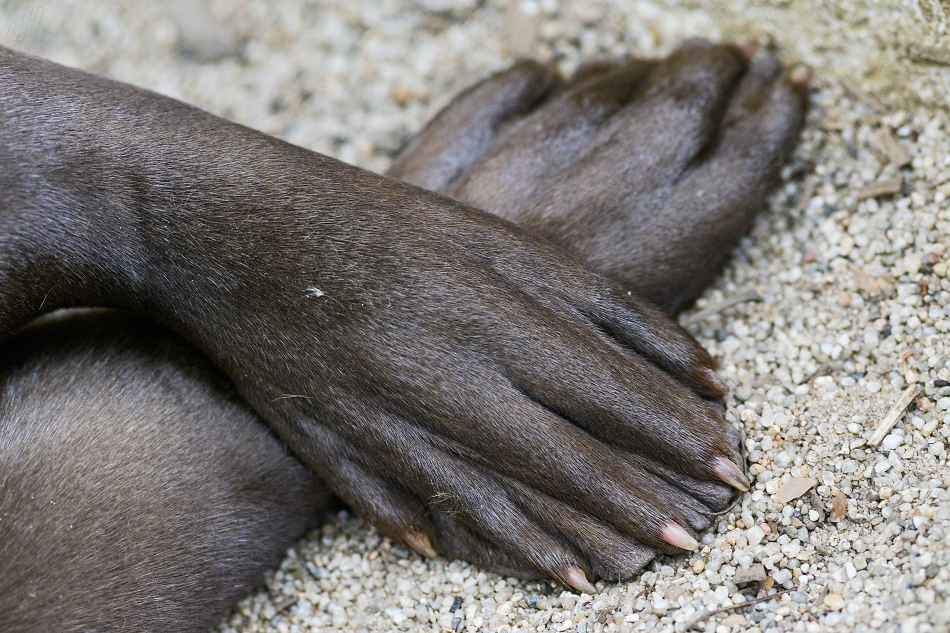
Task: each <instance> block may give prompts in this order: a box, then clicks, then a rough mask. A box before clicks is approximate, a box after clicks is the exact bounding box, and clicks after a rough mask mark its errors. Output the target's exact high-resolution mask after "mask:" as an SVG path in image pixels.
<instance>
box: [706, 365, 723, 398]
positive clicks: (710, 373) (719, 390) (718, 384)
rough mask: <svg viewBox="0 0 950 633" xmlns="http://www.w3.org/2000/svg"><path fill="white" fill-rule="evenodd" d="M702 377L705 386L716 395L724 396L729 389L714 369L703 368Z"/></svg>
mask: <svg viewBox="0 0 950 633" xmlns="http://www.w3.org/2000/svg"><path fill="white" fill-rule="evenodd" d="M703 378H704V379H705V382H706V388H707V389H709V390H710V391H711V392H713V393H714V394H715V395H717V396H724V395H726V393H727V392H728V391H729V385H727V384H726V381H725V380H723V379H722V376H720V375H719V372H717V371H716V370H715V369H704V370H703Z"/></svg>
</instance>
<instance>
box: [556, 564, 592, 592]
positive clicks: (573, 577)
mask: <svg viewBox="0 0 950 633" xmlns="http://www.w3.org/2000/svg"><path fill="white" fill-rule="evenodd" d="M561 581H562V582H563V583H564V584H565V585H567V586H568V587H571V588H572V589H577V590H578V591H583V592H584V593H597V589H596V588H595V587H594V585H592V584H590V581H589V580H587V574H585V573H584V570H583V569H581V568H580V567H577V566H576V565H572V566H571V567H568V568H567V569H565V570H564V572H563V573H562V574H561Z"/></svg>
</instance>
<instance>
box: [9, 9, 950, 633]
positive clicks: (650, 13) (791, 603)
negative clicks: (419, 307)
mask: <svg viewBox="0 0 950 633" xmlns="http://www.w3.org/2000/svg"><path fill="white" fill-rule="evenodd" d="M211 14H213V15H214V16H215V19H214V20H209V23H210V24H212V25H214V28H213V29H212V31H211V35H210V36H209V35H205V36H198V35H195V34H194V33H193V31H195V28H194V25H195V24H196V23H197V24H200V23H201V22H202V20H203V18H202V15H201V14H200V10H196V9H194V8H193V7H192V6H191V5H189V4H188V3H179V2H174V3H172V2H169V3H166V4H162V3H135V4H131V3H130V4H121V3H118V2H115V3H108V2H100V1H87V2H60V1H56V2H54V1H50V2H46V3H44V6H43V9H42V15H41V16H40V15H38V7H31V5H29V4H26V3H11V2H0V18H2V19H3V24H7V25H9V28H8V30H7V31H6V32H5V33H3V32H0V36H5V39H4V41H3V43H4V44H6V45H10V46H14V47H17V48H21V49H24V50H27V51H29V52H33V53H37V54H40V55H44V56H47V57H51V58H53V59H55V60H57V61H60V62H64V63H67V64H71V65H76V66H81V67H84V68H87V69H90V70H93V71H95V72H99V73H103V74H106V75H109V76H112V77H114V78H117V79H121V80H125V81H129V82H131V83H135V84H139V85H143V86H146V87H150V88H153V89H157V90H159V91H161V92H164V93H166V94H170V95H173V96H175V97H179V98H182V99H184V100H186V101H189V102H191V103H194V104H196V105H198V106H200V107H203V108H206V109H208V110H210V111H212V112H215V113H217V114H220V115H223V116H226V117H229V118H232V119H235V120H238V121H240V122H242V123H246V124H248V125H251V126H253V127H256V128H259V129H262V130H264V131H266V132H268V133H271V134H276V135H278V136H281V137H283V138H286V139H288V140H290V141H292V142H295V143H299V144H301V145H304V146H306V147H309V148H312V149H314V150H317V151H320V152H324V153H327V154H330V155H333V156H336V157H338V158H341V159H343V160H346V161H349V162H353V163H356V164H358V165H361V166H364V167H367V168H370V169H374V170H381V169H384V168H385V167H386V165H387V164H388V161H389V160H390V158H391V157H392V155H393V154H394V153H395V152H396V151H397V150H398V148H399V147H400V146H401V145H402V144H403V143H404V142H405V140H406V139H407V138H409V137H410V136H411V135H412V134H413V133H414V132H415V131H417V130H418V129H419V127H420V126H421V124H422V123H423V122H424V121H425V120H426V119H427V117H429V116H431V115H432V114H434V113H435V112H436V110H437V109H438V108H439V107H440V106H441V105H443V104H444V103H445V102H446V101H447V100H448V98H449V97H450V96H451V95H452V94H454V93H455V92H456V91H458V90H459V89H461V88H463V87H464V86H466V85H467V84H469V83H471V82H472V81H474V80H476V79H478V78H480V77H482V76H484V75H486V74H487V73H489V72H491V71H493V70H497V69H500V68H502V67H504V66H505V65H507V64H509V63H510V62H511V61H512V59H514V58H515V57H517V56H519V55H526V54H527V55H534V56H538V57H549V56H552V55H557V56H559V57H561V58H562V59H563V63H564V67H565V68H567V69H570V68H571V67H572V66H573V65H575V64H576V63H577V62H578V61H579V60H580V59H581V58H583V57H586V56H591V55H596V54H604V53H608V54H623V53H629V52H633V53H635V54H640V55H653V54H662V53H665V52H667V51H669V50H670V49H671V48H672V47H673V46H674V45H675V44H676V43H678V42H679V41H681V40H682V39H683V38H684V37H688V36H692V35H704V36H707V37H710V38H713V39H721V38H724V37H740V38H745V39H758V38H762V39H765V38H767V37H769V36H774V37H775V38H776V39H777V40H778V41H779V43H780V44H781V46H782V50H783V51H784V52H785V54H787V55H788V56H790V57H794V58H796V59H800V60H804V61H805V62H807V63H808V64H810V65H811V66H812V67H813V68H814V69H815V81H814V84H815V90H814V93H813V109H812V114H811V118H810V122H809V125H808V128H807V130H806V132H805V136H804V141H803V143H802V145H801V147H800V148H799V150H798V152H797V154H796V157H795V159H794V160H793V161H792V164H791V165H790V166H789V167H788V168H787V169H786V174H785V182H784V185H783V186H782V188H781V189H780V191H779V192H778V193H777V195H776V196H774V199H773V201H772V203H771V206H770V209H769V211H768V212H767V213H765V214H763V216H762V217H761V218H760V219H759V221H758V222H757V223H756V225H755V227H754V229H753V230H752V232H751V233H750V235H749V236H748V237H747V238H746V239H744V240H743V242H742V245H741V247H740V248H739V250H738V251H737V253H736V256H735V258H734V260H733V262H732V263H731V265H730V266H729V267H728V269H727V270H726V271H725V273H724V274H723V275H722V276H721V277H720V279H719V280H718V281H717V283H716V284H715V286H714V287H713V288H712V289H710V290H709V291H708V292H707V293H706V295H705V296H704V298H703V299H702V300H701V301H700V303H699V305H698V306H697V309H696V310H694V311H693V312H691V313H688V314H687V315H686V316H685V320H686V321H687V322H688V323H689V324H690V328H691V330H692V331H693V333H694V334H696V335H697V336H698V337H699V338H700V339H701V340H702V342H703V343H704V344H705V345H706V346H707V347H708V348H709V349H710V350H712V352H713V353H714V354H715V355H716V356H717V357H718V358H719V359H720V361H721V366H722V373H723V375H724V377H725V378H726V380H727V381H728V382H729V383H730V384H731V385H732V386H733V387H734V390H733V393H732V395H731V396H730V397H729V401H728V416H729V417H730V419H732V420H734V421H735V423H736V424H741V425H743V426H744V427H745V434H746V438H747V439H746V446H747V449H748V452H749V457H750V462H751V468H752V474H753V475H754V476H755V481H754V485H753V489H752V492H750V493H749V494H747V495H745V496H744V497H743V498H742V500H741V502H740V504H739V505H738V506H737V507H736V508H735V510H734V512H733V513H731V514H727V515H726V516H724V517H722V519H721V520H720V521H719V522H718V524H717V525H716V527H715V529H714V530H713V531H712V532H710V533H708V534H706V535H705V536H704V537H703V539H702V541H703V545H704V547H703V548H702V550H701V551H699V552H697V553H695V554H692V555H691V556H681V557H665V558H661V559H659V560H657V561H656V562H655V563H653V564H652V565H651V566H650V567H648V571H646V572H644V573H643V574H642V575H641V576H640V577H638V578H637V579H636V580H635V581H633V582H630V583H625V584H604V583H601V584H599V585H598V589H599V593H598V594H596V595H593V596H591V595H577V594H574V593H569V592H564V591H562V590H561V589H560V588H558V587H553V586H551V585H550V584H546V583H537V582H521V581H515V580H513V579H506V578H503V577H499V576H496V575H494V574H489V573H486V572H484V571H481V570H479V569H476V568H473V567H471V566H469V565H466V564H462V563H458V562H449V561H445V560H441V559H439V560H425V559H423V558H421V557H419V556H417V555H415V554H412V553H410V552H407V551H405V550H403V549H401V548H399V547H395V546H393V545H391V544H390V543H388V542H386V541H384V540H382V539H381V538H380V537H379V535H378V534H377V533H376V532H375V531H374V530H373V529H372V528H370V527H368V526H367V525H366V524H364V523H363V522H361V521H360V520H358V519H356V518H354V517H353V516H352V515H349V514H347V513H341V514H339V515H338V516H335V517H333V518H331V520H329V521H328V523H327V524H326V525H325V527H323V528H322V529H321V530H319V531H317V532H315V533H313V534H311V535H310V538H309V539H308V540H304V541H302V542H301V543H299V544H298V546H297V547H295V548H294V550H293V551H291V552H290V554H289V555H288V558H287V560H286V561H285V562H284V564H283V566H282V567H281V569H280V570H279V571H278V572H276V573H275V574H274V575H273V576H272V577H271V578H269V579H268V583H267V588H266V589H265V590H262V591H260V592H259V593H258V594H256V595H254V596H252V597H250V598H248V599H247V600H245V601H244V602H243V603H242V604H241V605H240V607H239V608H238V609H237V610H236V611H235V612H234V614H232V616H231V617H230V618H229V619H228V620H227V622H226V623H223V624H222V625H221V626H220V627H219V629H218V631H219V632H222V633H223V632H227V633H231V632H238V631H243V632H263V631H267V632H274V631H277V632H280V633H288V632H297V631H311V630H312V631H318V630H319V631H324V630H341V631H391V630H392V631H397V630H406V631H433V632H438V631H449V630H454V631H459V632H461V631H497V630H502V631H578V632H579V633H590V632H600V631H685V630H688V629H690V627H691V626H693V627H694V628H695V630H700V631H715V632H716V633H728V632H729V631H759V630H766V629H768V630H772V631H848V632H850V631H870V630H874V631H900V632H901V633H911V632H915V631H916V632H921V633H922V632H925V631H950V606H948V604H947V602H946V600H947V596H948V593H950V566H948V564H947V563H948V558H950V494H948V490H947V488H948V486H950V471H948V469H947V467H946V460H947V452H946V450H947V449H946V444H947V440H948V437H950V364H948V362H950V345H948V342H950V339H948V337H947V334H946V333H947V331H948V330H950V279H948V277H947V274H948V263H947V261H946V260H947V259H948V254H947V246H948V243H950V238H948V233H950V219H948V217H947V216H948V211H950V203H948V202H947V198H948V196H950V134H948V131H950V121H948V118H950V117H948V115H947V105H948V104H947V97H946V95H947V94H950V67H948V64H950V38H948V37H947V34H946V28H947V22H948V20H950V5H948V4H947V2H946V0H939V1H938V0H908V1H904V2H898V1H897V0H885V1H880V0H855V1H852V2H848V1H839V2H835V3H829V2H826V1H823V0H796V1H795V2H792V1H791V0H757V1H756V0H738V1H734V2H730V1H729V0H692V1H682V2H668V3H662V2H656V1H639V0H585V1H584V2H580V1H578V2H557V1H555V0H538V1H525V2H521V3H505V2H500V1H495V0H488V1H476V0H458V1H454V2H453V1H450V0H415V1H410V2H397V1H394V0H323V1H322V2H319V3H317V2H314V3H307V4H298V3H296V2H292V1H290V0H279V1H276V2H275V1H267V2H265V1H264V0H235V1H233V2H227V1H225V0H222V1H220V2H214V3H212V5H211ZM175 16H177V17H175ZM205 17H207V16H205ZM31 18H32V19H31ZM36 18H39V19H38V20H37V19H36ZM18 20H19V21H18ZM176 20H177V21H176ZM918 390H920V391H919V393H918ZM915 395H916V398H915V397H914V396H915ZM902 396H903V399H902ZM895 403H903V404H904V405H907V404H909V407H908V411H907V412H903V407H901V406H900V404H898V407H897V410H896V412H895V413H894V414H893V415H888V414H889V411H890V410H891V409H892V407H893V406H894V405H895ZM888 420H891V421H893V422H894V423H895V425H894V427H893V429H892V430H885V431H883V441H880V442H879V443H878V442H876V441H875V440H876V439H879V438H881V434H880V433H879V434H878V436H877V437H875V436H874V433H875V430H876V429H877V428H878V427H879V426H880V425H881V424H882V423H883V422H887V421H888ZM740 589H741V590H742V591H740ZM758 598H762V599H763V600H762V601H761V602H758V603H756V604H751V605H744V604H743V603H744V602H749V601H750V600H754V599H758ZM719 609H722V610H721V611H716V612H714V613H712V614H710V612H712V611H715V610H719Z"/></svg>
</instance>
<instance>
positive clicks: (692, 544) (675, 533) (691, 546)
mask: <svg viewBox="0 0 950 633" xmlns="http://www.w3.org/2000/svg"><path fill="white" fill-rule="evenodd" d="M660 536H661V538H662V539H663V540H664V541H666V542H667V543H669V544H670V545H672V546H673V547H678V548H680V549H688V550H690V551H691V552H695V551H696V550H698V549H699V542H698V541H697V540H696V539H694V538H693V537H692V536H690V535H689V533H688V532H687V531H686V530H684V529H683V528H682V527H681V526H679V525H677V524H676V523H667V524H666V525H665V526H664V527H663V532H662V533H661V535H660Z"/></svg>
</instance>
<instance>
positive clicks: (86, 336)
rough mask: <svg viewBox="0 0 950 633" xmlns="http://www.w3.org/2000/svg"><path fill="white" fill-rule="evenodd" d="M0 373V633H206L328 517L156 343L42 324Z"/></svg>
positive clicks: (280, 460)
mask: <svg viewBox="0 0 950 633" xmlns="http://www.w3.org/2000/svg"><path fill="white" fill-rule="evenodd" d="M100 312H101V311H100ZM0 358H2V365H0V631H3V632H4V633H79V632H91V631H103V632H105V631H154V632H155V633H160V632H168V633H177V632H182V633H183V632H186V631H187V632H196V631H206V630H208V629H209V628H211V626H213V625H214V623H215V622H216V621H217V620H218V619H220V618H221V616H222V615H223V614H224V613H225V612H226V611H227V610H228V609H230V608H231V607H232V606H233V605H234V603H235V602H237V600H238V599H240V598H241V597H242V596H243V595H244V594H245V593H246V592H247V591H248V589H250V588H251V587H253V586H254V585H255V584H256V583H258V582H260V580H261V577H262V576H263V573H264V572H265V571H266V570H268V569H271V568H273V567H275V566H276V565H277V563H278V562H279V561H280V559H281V558H282V557H283V556H284V553H285V551H286V549H287V547H289V546H290V544H291V543H292V542H293V540H294V539H295V538H297V537H299V536H300V535H301V534H302V533H303V532H304V530H305V529H306V528H307V526H308V525H311V524H312V523H313V522H314V520H315V519H316V517H317V515H318V511H319V510H320V509H321V508H322V507H323V506H324V505H325V504H326V502H327V501H328V499H329V492H328V491H327V489H326V486H324V485H323V484H321V483H320V482H318V481H317V480H316V479H315V478H314V477H313V476H312V475H311V474H310V473H309V472H308V471H307V470H306V469H305V468H303V466H301V465H300V463H299V462H297V460H295V459H294V458H293V457H291V456H290V455H288V454H287V452H286V450H285V449H284V448H283V447H282V446H281V444H280V443H279V442H277V441H276V439H275V438H273V436H272V435H271V434H270V431H269V430H268V429H267V427H265V426H264V425H263V424H262V423H261V421H260V420H259V419H258V417H257V416H256V415H255V414H254V413H253V412H252V411H251V410H250V409H249V408H248V406H247V405H246V404H245V403H244V402H243V401H242V400H241V399H240V398H239V397H238V395H237V394H236V393H235V391H234V388H233V386H231V384H230V383H229V381H228V380H227V379H226V378H224V376H222V375H221V374H220V373H219V372H218V371H217V370H215V369H214V368H213V367H212V366H210V364H209V363H208V362H207V361H206V360H204V359H203V358H201V357H200V356H199V355H198V354H196V353H195V351H194V350H192V349H191V348H190V346H188V345H186V344H185V343H184V342H183V341H181V340H180V339H178V337H175V336H173V335H171V334H170V333H168V332H167V331H165V330H164V329H162V328H159V327H157V326H155V325H152V324H149V323H147V322H143V321H142V320H141V319H137V318H131V317H128V316H123V315H117V314H112V315H105V314H100V313H90V314H84V315H67V316H63V317H61V318H47V319H45V320H44V322H43V323H37V324H35V325H32V326H30V327H29V328H28V329H27V330H26V331H24V332H22V333H20V334H18V335H17V336H16V337H15V338H14V339H13V340H11V341H10V342H9V343H7V344H6V345H3V346H2V349H0Z"/></svg>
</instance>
